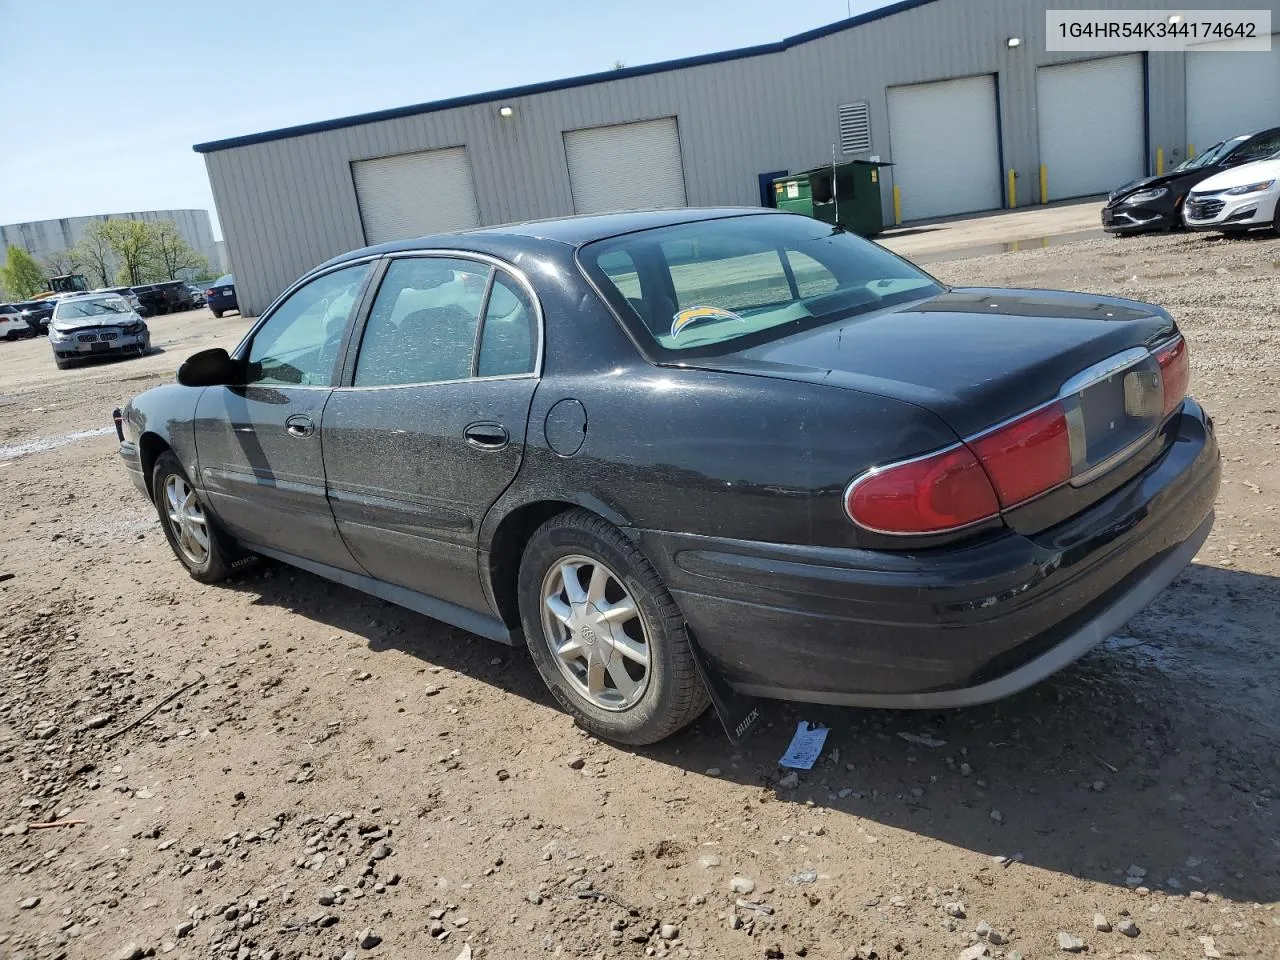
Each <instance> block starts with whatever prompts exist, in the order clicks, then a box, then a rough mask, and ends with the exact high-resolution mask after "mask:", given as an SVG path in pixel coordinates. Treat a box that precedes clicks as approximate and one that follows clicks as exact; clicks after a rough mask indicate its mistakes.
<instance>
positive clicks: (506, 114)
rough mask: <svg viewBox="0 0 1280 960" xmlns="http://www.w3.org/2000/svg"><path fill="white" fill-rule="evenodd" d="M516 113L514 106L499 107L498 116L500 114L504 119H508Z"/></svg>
mask: <svg viewBox="0 0 1280 960" xmlns="http://www.w3.org/2000/svg"><path fill="white" fill-rule="evenodd" d="M515 115H516V112H515V110H514V109H513V108H512V107H499V108H498V116H500V117H501V118H502V119H503V120H508V119H510V118H511V117H514V116H515Z"/></svg>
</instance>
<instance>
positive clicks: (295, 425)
mask: <svg viewBox="0 0 1280 960" xmlns="http://www.w3.org/2000/svg"><path fill="white" fill-rule="evenodd" d="M284 429H285V431H286V432H287V433H288V434H289V436H291V437H309V436H311V435H312V434H313V433H315V432H316V425H315V422H314V421H313V420H312V419H311V418H310V417H308V416H306V415H305V414H301V413H296V414H294V415H293V416H292V417H290V418H289V419H288V420H286V421H285V422H284Z"/></svg>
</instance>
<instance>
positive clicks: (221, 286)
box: [204, 273, 240, 318]
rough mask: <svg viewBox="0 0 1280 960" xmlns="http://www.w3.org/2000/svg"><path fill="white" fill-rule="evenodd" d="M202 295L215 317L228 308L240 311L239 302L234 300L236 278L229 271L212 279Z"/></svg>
mask: <svg viewBox="0 0 1280 960" xmlns="http://www.w3.org/2000/svg"><path fill="white" fill-rule="evenodd" d="M204 296H205V301H206V302H207V303H208V305H209V309H210V310H212V311H213V315H214V316H215V317H219V318H221V317H222V315H223V314H224V313H226V312H227V311H228V310H235V311H236V312H237V313H238V312H239V311H240V304H239V303H238V302H237V301H236V278H235V277H234V276H232V275H231V274H229V273H228V274H224V275H223V276H221V277H219V278H218V279H217V280H215V281H213V283H212V284H211V285H210V286H209V287H208V288H207V289H206V290H205V292H204Z"/></svg>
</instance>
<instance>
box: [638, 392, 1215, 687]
mask: <svg viewBox="0 0 1280 960" xmlns="http://www.w3.org/2000/svg"><path fill="white" fill-rule="evenodd" d="M1219 476H1220V464H1219V455H1218V448H1217V443H1216V441H1215V439H1214V436H1213V429H1212V423H1211V421H1210V420H1209V419H1208V417H1207V416H1205V414H1204V413H1203V411H1202V410H1201V409H1200V407H1199V405H1198V404H1196V403H1195V402H1194V401H1191V400H1188V401H1187V402H1186V403H1185V405H1184V409H1183V412H1182V414H1181V421H1180V424H1179V429H1178V434H1177V438H1176V440H1175V441H1174V442H1173V443H1172V444H1171V446H1170V447H1169V449H1168V450H1166V451H1165V453H1164V454H1162V456H1161V457H1160V458H1159V459H1157V460H1156V461H1155V462H1154V463H1153V464H1152V465H1151V466H1150V467H1148V468H1147V469H1146V470H1145V471H1143V472H1142V473H1141V474H1139V475H1138V476H1136V477H1135V478H1133V479H1132V480H1131V481H1129V482H1128V483H1127V484H1125V485H1124V486H1122V487H1120V488H1118V489H1117V490H1116V491H1114V492H1113V493H1111V494H1110V495H1109V496H1107V497H1105V498H1104V499H1103V500H1101V501H1099V502H1098V503H1096V504H1094V505H1092V506H1091V507H1089V508H1088V509H1087V510H1085V511H1084V512H1082V513H1081V514H1079V515H1077V516H1076V517H1073V518H1072V519H1070V520H1068V521H1066V522H1064V523H1062V524H1060V525H1059V526H1057V527H1054V528H1052V529H1050V530H1046V531H1043V532H1042V533H1040V534H1036V535H1034V536H1022V535H1019V534H1016V533H1013V532H1012V531H1009V532H1006V533H1003V534H1000V535H998V536H995V537H993V538H991V539H988V540H985V541H982V542H979V543H976V544H973V545H970V546H965V547H956V548H937V549H933V550H921V551H918V552H916V553H909V552H905V551H904V552H898V553H890V552H885V551H869V550H840V549H831V548H816V547H791V546H786V545H778V544H763V543H747V542H743V541H729V540H719V539H711V538H706V537H688V536H682V535H677V534H662V533H655V532H652V531H644V532H641V534H640V540H641V545H642V547H644V548H645V549H646V552H647V554H648V555H649V556H650V557H651V558H652V559H654V561H655V563H656V564H657V565H658V567H659V571H660V572H661V573H662V575H663V577H664V578H665V580H666V582H667V584H668V585H669V587H670V589H671V592H672V595H673V596H674V597H675V600H676V602H677V603H678V604H679V606H680V608H681V610H682V611H683V613H684V615H685V618H686V620H687V621H688V623H689V625H690V628H691V629H692V631H693V633H694V636H695V637H696V639H697V642H698V645H699V648H700V649H701V650H702V651H703V653H704V654H705V656H706V657H707V658H708V660H709V661H710V662H711V664H712V665H713V667H715V668H716V669H717V670H718V671H719V672H720V674H721V675H722V676H723V677H724V679H726V680H727V681H729V683H731V684H732V685H733V686H734V688H735V689H737V690H739V691H740V692H742V693H747V694H752V695H755V696H764V697H776V698H780V699H787V700H798V701H807V702H813V703H831V704H843V705H850V706H869V707H896V708H918V709H933V708H941V707H955V706H964V705H969V704H975V703H982V702H986V701H989V700H994V699H998V698H1000V697H1004V696H1008V695H1009V694H1012V693H1015V692H1017V691H1018V690H1021V689H1024V688H1025V687H1028V686H1030V685H1031V684H1033V683H1036V682H1037V681H1039V680H1041V679H1043V678H1044V677H1046V676H1049V675H1050V674H1052V673H1054V672H1056V671H1057V670H1060V669H1061V668H1062V667H1064V666H1066V665H1067V664H1069V663H1071V662H1072V661H1073V660H1075V659H1077V658H1078V657H1080V656H1082V655H1083V654H1084V653H1086V652H1087V651H1088V650H1089V649H1090V648H1092V647H1093V646H1095V645H1096V644H1097V643H1099V642H1101V641H1102V640H1104V639H1105V638H1106V637H1107V636H1108V635H1110V634H1111V633H1113V632H1114V631H1116V630H1118V629H1119V628H1120V627H1121V626H1123V624H1124V623H1125V622H1126V621H1127V620H1129V619H1130V618H1131V617H1133V616H1134V615H1135V614H1136V613H1138V611H1140V610H1141V609H1142V608H1143V607H1144V606H1146V604H1147V603H1149V602H1150V601H1151V599H1152V598H1153V597H1155V595H1156V594H1157V593H1159V592H1160V590H1161V589H1162V588H1163V587H1165V586H1166V585H1167V584H1168V583H1169V582H1170V581H1171V580H1173V578H1174V577H1176V576H1177V574H1178V573H1179V571H1181V570H1182V569H1183V567H1185V566H1186V564H1187V563H1188V562H1189V561H1190V560H1191V558H1192V557H1193V556H1194V555H1195V553H1196V551H1197V550H1198V549H1199V547H1200V545H1201V544H1202V543H1203V542H1204V540H1205V538H1206V537H1207V536H1208V534H1209V530H1210V529H1211V527H1212V523H1213V512H1212V511H1213V502H1214V499H1215V497H1216V495H1217V490H1218V483H1219Z"/></svg>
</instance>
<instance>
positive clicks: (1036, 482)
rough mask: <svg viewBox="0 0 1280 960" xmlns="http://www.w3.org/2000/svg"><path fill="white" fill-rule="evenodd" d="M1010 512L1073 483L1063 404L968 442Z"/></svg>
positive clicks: (1002, 503)
mask: <svg viewBox="0 0 1280 960" xmlns="http://www.w3.org/2000/svg"><path fill="white" fill-rule="evenodd" d="M968 444H969V447H970V449H972V450H973V452H974V453H975V454H977V455H978V460H979V462H980V463H981V464H982V466H983V469H985V470H986V471H987V476H989V477H990V478H991V484H992V486H994V487H995V488H996V493H997V495H998V496H999V497H1000V506H1002V507H1005V508H1008V507H1012V506H1014V505H1015V504H1019V503H1021V502H1022V501H1024V500H1030V499H1031V498H1032V497H1035V496H1039V495H1040V494H1042V493H1044V492H1045V491H1046V490H1052V489H1053V488H1054V487H1056V486H1058V485H1059V484H1063V483H1066V482H1067V481H1068V480H1070V479H1071V438H1070V436H1069V434H1068V432H1067V416H1066V412H1065V411H1064V410H1063V408H1062V404H1060V403H1054V404H1050V405H1049V406H1047V407H1044V408H1043V409H1040V410H1036V411H1035V412H1033V413H1029V414H1027V415H1026V416H1025V417H1021V418H1019V419H1017V420H1015V421H1013V422H1012V423H1009V424H1006V425H1005V426H1003V427H1000V428H999V429H997V430H993V431H991V432H990V433H987V434H984V435H983V436H981V437H978V438H977V439H974V440H970V441H968Z"/></svg>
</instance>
